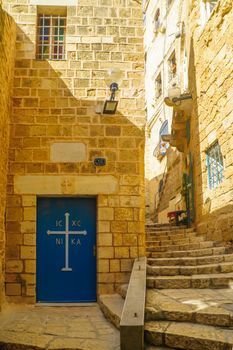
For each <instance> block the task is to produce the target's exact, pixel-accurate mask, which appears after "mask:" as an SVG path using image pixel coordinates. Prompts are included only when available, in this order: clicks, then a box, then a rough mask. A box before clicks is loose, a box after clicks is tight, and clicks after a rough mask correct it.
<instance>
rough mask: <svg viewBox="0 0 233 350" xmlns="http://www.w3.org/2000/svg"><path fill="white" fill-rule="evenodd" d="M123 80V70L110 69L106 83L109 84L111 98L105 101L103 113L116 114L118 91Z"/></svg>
mask: <svg viewBox="0 0 233 350" xmlns="http://www.w3.org/2000/svg"><path fill="white" fill-rule="evenodd" d="M121 82H122V72H121V71H120V69H118V68H111V69H109V70H108V72H107V75H106V78H105V83H106V85H108V86H109V88H110V91H111V96H110V99H109V100H106V101H105V103H104V109H103V114H115V113H116V109H117V105H118V101H116V100H115V95H116V91H117V90H118V89H119V84H120V83H121Z"/></svg>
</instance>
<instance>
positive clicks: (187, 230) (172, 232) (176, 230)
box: [146, 228, 196, 236]
mask: <svg viewBox="0 0 233 350" xmlns="http://www.w3.org/2000/svg"><path fill="white" fill-rule="evenodd" d="M193 232H196V231H195V230H194V229H193V228H173V229H171V230H170V229H162V230H158V229H154V228H150V229H147V228H146V233H147V234H153V235H156V234H157V235H159V234H160V235H163V236H164V235H175V234H179V233H193Z"/></svg>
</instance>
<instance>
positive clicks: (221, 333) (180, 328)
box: [145, 321, 233, 350]
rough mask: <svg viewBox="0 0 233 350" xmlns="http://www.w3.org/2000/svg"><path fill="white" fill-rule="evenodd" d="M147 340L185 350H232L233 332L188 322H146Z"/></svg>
mask: <svg viewBox="0 0 233 350" xmlns="http://www.w3.org/2000/svg"><path fill="white" fill-rule="evenodd" d="M145 339H146V341H147V342H148V343H150V344H153V345H157V346H160V345H162V346H168V347H173V348H179V349H185V350H232V346H233V331H232V330H231V329H222V328H218V327H212V326H205V325H198V324H193V323H188V322H166V321H162V322H157V321H156V322H153V321H152V322H146V324H145Z"/></svg>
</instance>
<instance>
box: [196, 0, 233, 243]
mask: <svg viewBox="0 0 233 350" xmlns="http://www.w3.org/2000/svg"><path fill="white" fill-rule="evenodd" d="M196 5H197V4H195V3H194V2H193V8H192V12H191V17H190V23H192V25H193V28H192V31H193V32H192V33H193V34H192V38H193V40H192V41H191V52H192V54H193V59H194V67H193V71H192V72H190V73H192V80H191V84H192V94H193V97H194V112H193V114H192V117H191V130H192V135H191V147H192V150H193V153H194V170H195V202H196V220H197V228H198V230H199V231H200V232H201V233H203V234H207V235H208V236H209V238H214V239H219V240H231V239H233V104H232V98H233V88H232V85H233V74H232V72H233V60H232V54H233V49H232V48H233V39H232V32H233V8H232V7H233V4H232V1H231V0H220V1H219V2H218V3H217V5H216V7H215V9H214V11H213V13H212V15H211V17H210V19H209V20H208V22H207V23H206V24H205V26H202V27H201V26H200V25H199V26H198V25H197V24H198V23H200V11H199V8H198V6H196ZM217 140H218V142H219V145H220V147H221V152H222V155H223V162H224V179H223V182H222V183H221V184H219V185H218V186H217V187H216V188H213V189H211V190H210V189H209V188H208V175H207V167H206V150H207V149H208V147H209V146H210V145H211V144H213V142H215V141H217Z"/></svg>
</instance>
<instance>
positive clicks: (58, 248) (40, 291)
mask: <svg viewBox="0 0 233 350" xmlns="http://www.w3.org/2000/svg"><path fill="white" fill-rule="evenodd" d="M95 246H96V200H95V198H38V201H37V283H36V286H37V287H36V289H37V301H38V302H92V301H96V257H95Z"/></svg>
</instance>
